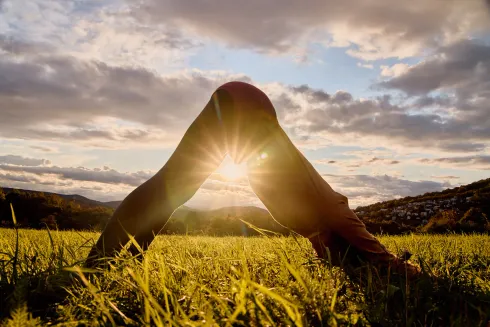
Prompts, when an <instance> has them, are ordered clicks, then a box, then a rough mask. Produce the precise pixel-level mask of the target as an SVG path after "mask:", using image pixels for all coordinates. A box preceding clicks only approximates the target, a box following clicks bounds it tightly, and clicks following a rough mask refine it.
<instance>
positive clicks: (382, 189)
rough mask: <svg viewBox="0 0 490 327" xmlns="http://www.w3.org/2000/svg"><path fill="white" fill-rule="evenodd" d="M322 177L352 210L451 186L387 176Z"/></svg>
mask: <svg viewBox="0 0 490 327" xmlns="http://www.w3.org/2000/svg"><path fill="white" fill-rule="evenodd" d="M323 177H324V179H325V180H326V181H327V182H328V183H329V184H330V185H331V186H332V187H333V188H334V189H335V190H336V191H337V192H340V193H341V194H344V195H345V196H347V197H348V198H349V205H350V206H351V207H352V208H354V207H356V206H358V205H367V204H372V203H375V202H379V201H387V200H392V199H394V198H399V197H406V196H415V195H420V194H424V193H426V192H439V191H442V190H443V189H445V188H448V187H450V186H451V184H449V183H447V182H444V183H440V182H434V181H410V180H406V179H400V178H398V177H394V176H388V175H380V176H368V175H330V174H324V175H323Z"/></svg>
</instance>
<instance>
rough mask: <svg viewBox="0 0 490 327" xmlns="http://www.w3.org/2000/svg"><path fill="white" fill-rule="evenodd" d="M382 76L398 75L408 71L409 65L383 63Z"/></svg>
mask: <svg viewBox="0 0 490 327" xmlns="http://www.w3.org/2000/svg"><path fill="white" fill-rule="evenodd" d="M380 68H381V76H385V77H397V76H400V75H402V74H404V73H406V72H407V71H408V69H409V68H410V66H409V65H407V64H404V63H399V64H394V65H393V66H384V65H381V66H380Z"/></svg>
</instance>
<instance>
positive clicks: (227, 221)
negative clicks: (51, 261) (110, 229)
mask: <svg viewBox="0 0 490 327" xmlns="http://www.w3.org/2000/svg"><path fill="white" fill-rule="evenodd" d="M121 202H122V201H111V202H100V201H96V200H92V199H88V198H86V197H84V196H81V195H77V194H71V195H65V194H56V193H51V192H40V191H31V190H21V189H12V188H3V189H2V188H0V226H3V227H12V226H13V223H12V215H11V210H10V203H12V205H13V207H14V210H15V214H16V217H17V221H18V224H19V225H20V226H21V227H24V228H45V227H49V228H59V229H77V230H81V229H84V230H85V229H90V230H102V229H103V227H104V226H105V224H106V223H107V221H108V220H109V218H110V217H111V216H112V214H113V213H114V210H115V209H116V208H117V207H118V206H119V205H120V204H121ZM242 220H244V221H246V222H248V223H249V224H252V225H253V226H255V227H258V228H260V229H265V230H268V231H273V232H276V233H282V234H287V233H289V231H288V230H287V229H285V228H284V227H282V226H281V225H279V224H278V223H277V222H275V220H274V219H272V217H271V215H270V214H269V212H268V211H267V210H264V209H261V208H258V207H253V206H249V207H246V206H243V207H225V208H220V209H216V210H196V209H192V208H189V207H186V206H182V207H180V208H179V209H177V210H176V211H175V212H174V214H173V215H172V217H171V218H170V220H169V221H168V223H167V224H166V225H165V228H164V230H163V231H162V233H168V234H206V235H218V236H219V235H257V234H258V232H257V231H256V230H255V229H254V228H250V227H249V226H248V225H247V224H246V223H243V222H242Z"/></svg>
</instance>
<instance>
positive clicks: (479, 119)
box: [273, 75, 490, 152]
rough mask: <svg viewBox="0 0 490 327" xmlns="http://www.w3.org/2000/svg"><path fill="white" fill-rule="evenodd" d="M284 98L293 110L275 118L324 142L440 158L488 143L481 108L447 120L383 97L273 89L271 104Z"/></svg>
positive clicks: (488, 124)
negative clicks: (427, 152) (411, 150)
mask: <svg viewBox="0 0 490 327" xmlns="http://www.w3.org/2000/svg"><path fill="white" fill-rule="evenodd" d="M489 76H490V75H489ZM489 89H490V88H489ZM281 92H282V95H279V94H281ZM285 97H287V98H288V102H289V103H290V106H291V107H292V108H294V109H291V110H287V109H285V108H283V109H282V111H280V112H279V114H280V115H279V116H280V117H281V118H282V122H283V123H284V125H285V126H287V127H288V128H290V129H294V130H295V132H296V133H297V134H298V135H308V137H312V135H324V138H326V139H332V138H335V139H345V138H347V137H349V136H350V137H351V138H352V139H356V140H358V141H357V142H359V141H364V142H365V143H364V144H366V143H369V142H371V141H373V140H376V142H377V144H378V145H380V146H386V147H390V146H391V147H393V146H397V145H403V146H405V147H406V146H412V147H420V148H432V149H439V150H441V151H444V152H476V151H484V150H485V149H486V145H485V144H488V143H489V142H490V118H489V116H488V110H489V108H488V106H485V105H484V104H482V106H481V108H480V107H479V108H477V107H476V106H475V107H474V109H475V111H474V112H473V114H467V115H466V114H463V113H461V114H459V115H458V114H455V115H451V114H450V111H449V108H447V107H446V108H445V109H444V110H443V109H441V110H440V112H433V111H430V110H429V111H427V109H430V108H431V106H423V107H420V106H419V109H417V110H415V109H414V107H413V105H411V104H404V103H397V101H395V99H394V98H392V97H391V96H388V95H384V96H379V97H375V98H372V99H355V98H354V97H353V96H352V95H351V94H350V93H348V92H345V91H338V92H336V93H335V94H328V93H326V92H324V91H322V90H315V89H312V88H310V87H309V86H306V85H303V86H299V87H289V88H282V89H281V88H278V87H277V88H276V91H275V96H274V98H273V99H276V98H285ZM283 103H285V104H287V102H284V101H283ZM489 103H490V102H489ZM298 108H299V109H298ZM455 110H456V112H460V111H462V110H463V109H461V110H458V109H455ZM462 140H464V141H462Z"/></svg>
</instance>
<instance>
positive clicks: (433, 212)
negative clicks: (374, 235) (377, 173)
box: [355, 178, 490, 233]
mask: <svg viewBox="0 0 490 327" xmlns="http://www.w3.org/2000/svg"><path fill="white" fill-rule="evenodd" d="M355 212H356V214H357V215H358V216H359V217H360V218H361V219H362V220H363V221H364V222H365V223H366V225H367V226H371V228H374V227H373V226H377V227H376V228H378V229H379V230H378V231H381V230H382V229H383V227H384V231H385V232H387V233H395V232H406V231H422V232H445V231H448V230H449V231H455V232H473V231H475V232H488V231H490V220H489V218H490V178H488V179H483V180H480V181H477V182H474V183H471V184H468V185H462V186H459V187H455V188H451V189H446V190H444V191H442V192H431V193H425V194H422V195H419V196H409V197H405V198H401V199H395V200H390V201H384V202H378V203H374V204H371V205H368V206H363V207H357V208H356V209H355Z"/></svg>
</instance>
